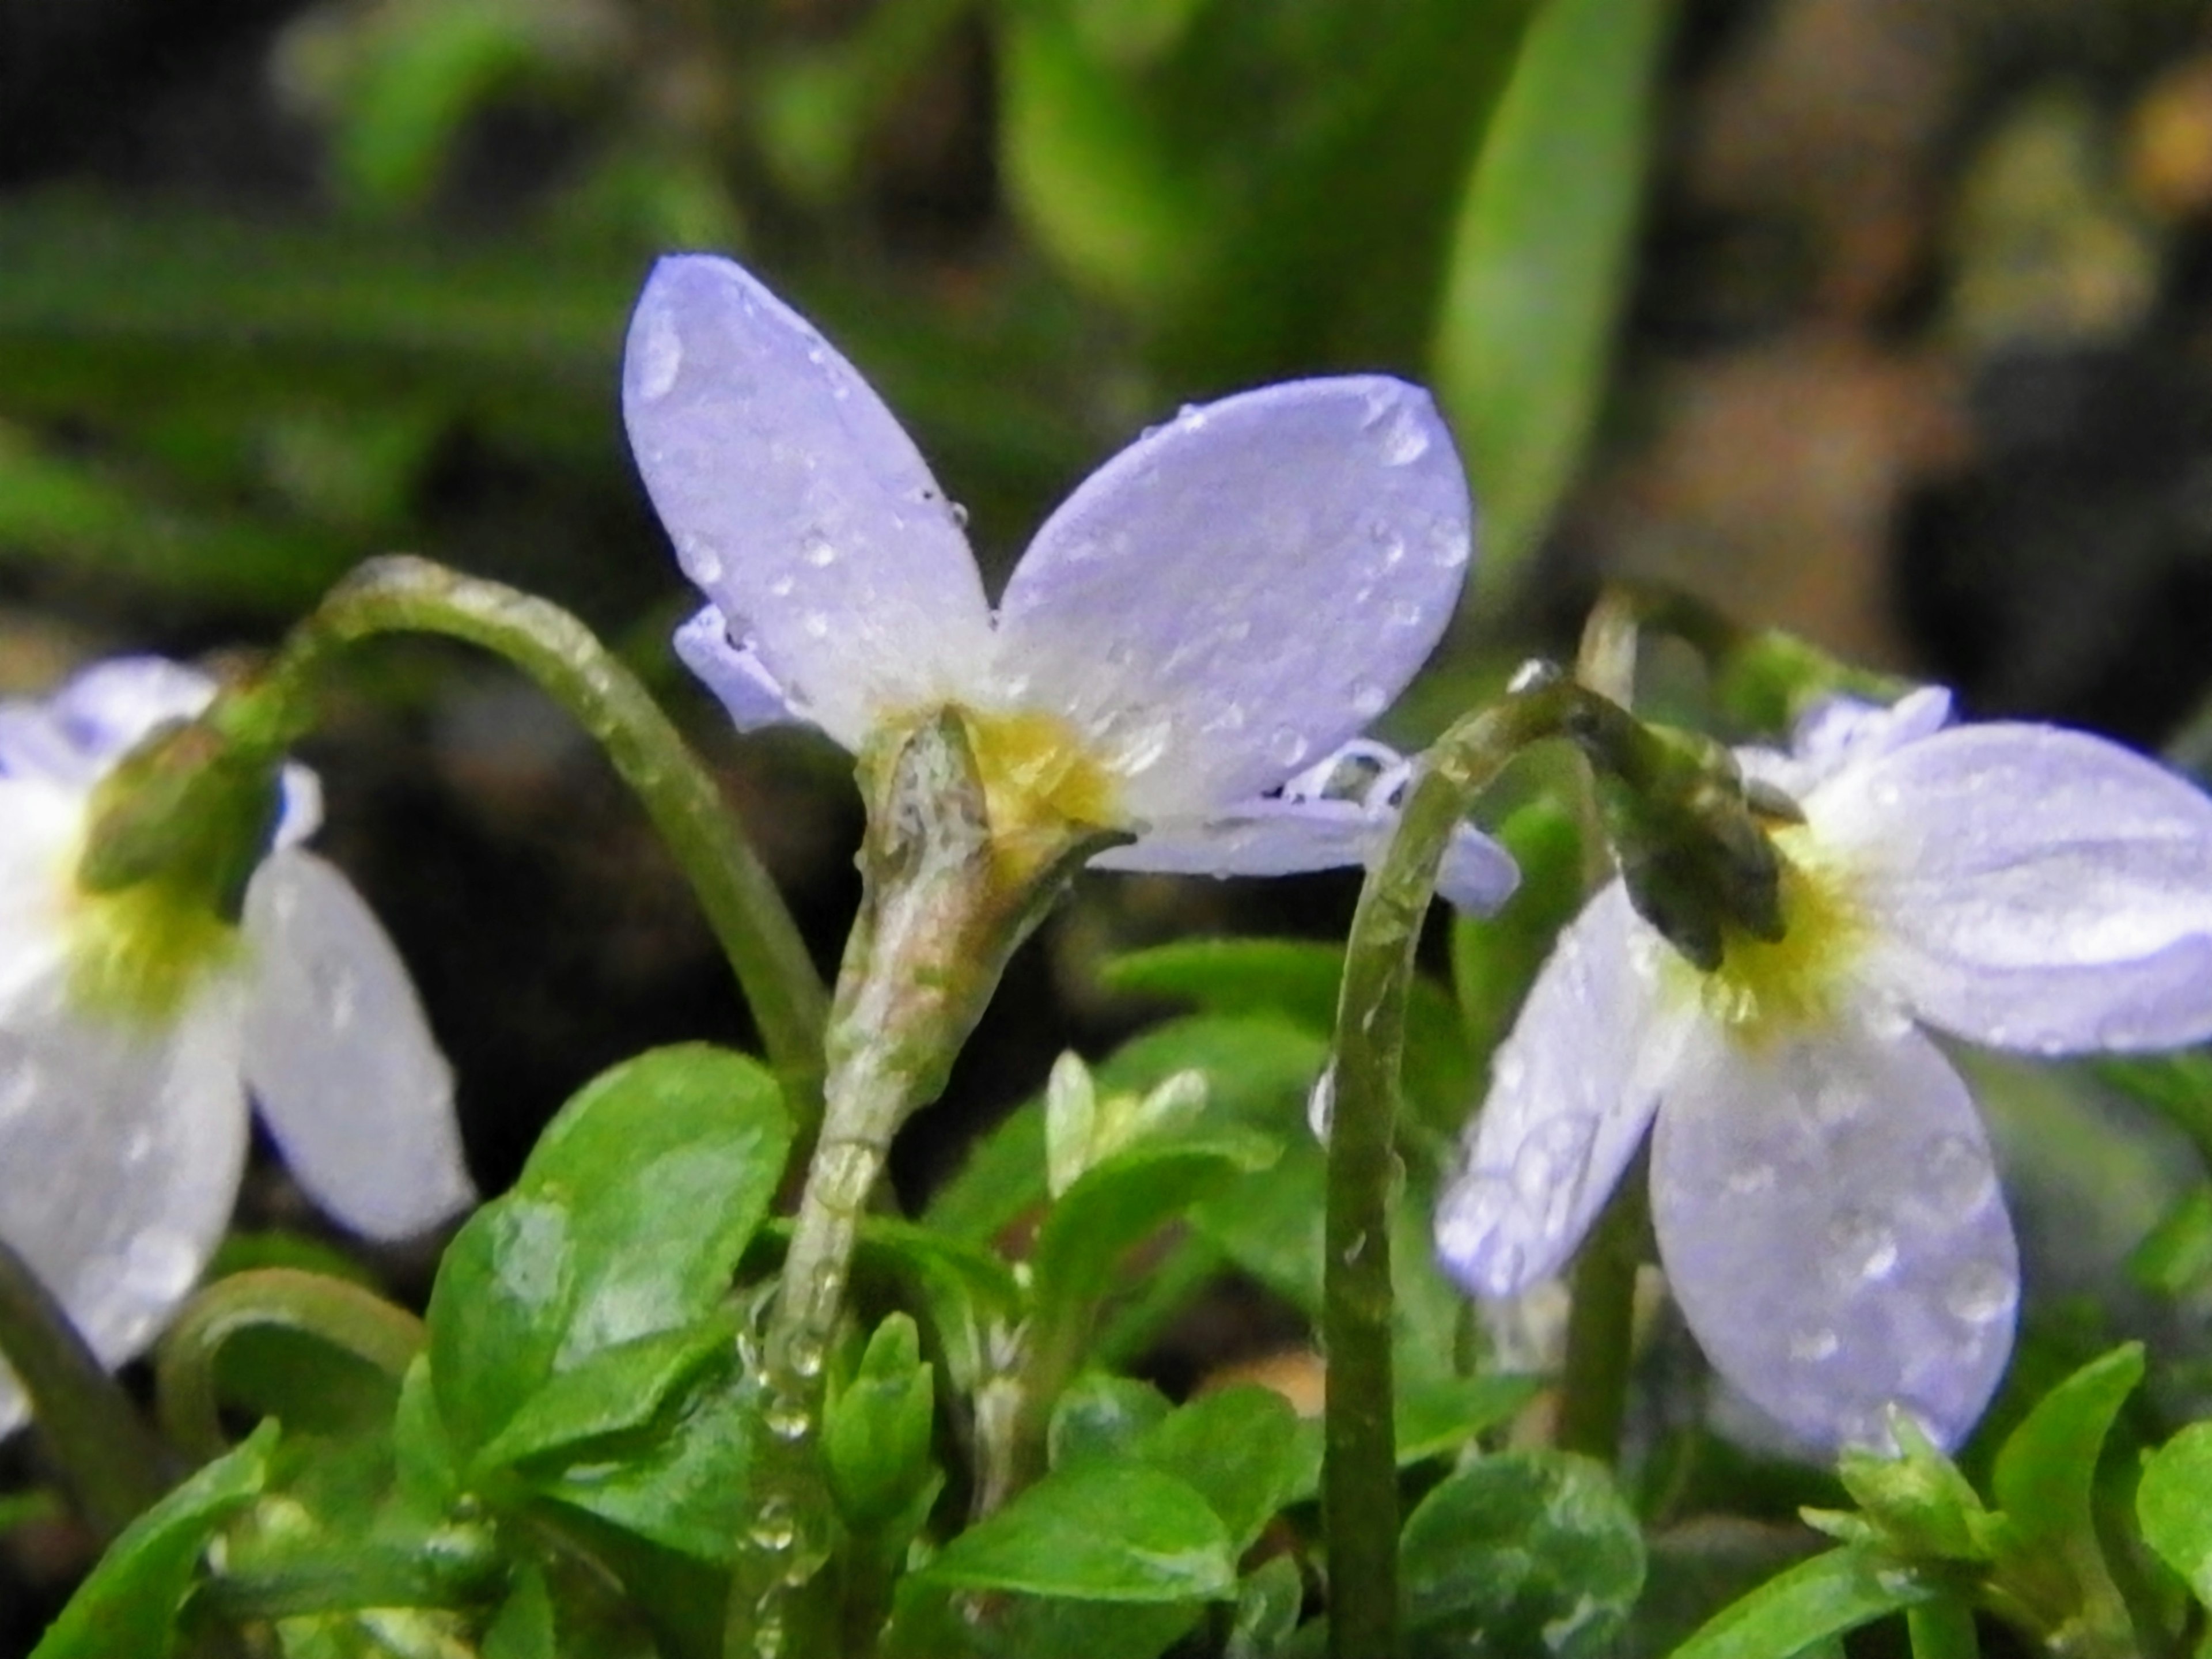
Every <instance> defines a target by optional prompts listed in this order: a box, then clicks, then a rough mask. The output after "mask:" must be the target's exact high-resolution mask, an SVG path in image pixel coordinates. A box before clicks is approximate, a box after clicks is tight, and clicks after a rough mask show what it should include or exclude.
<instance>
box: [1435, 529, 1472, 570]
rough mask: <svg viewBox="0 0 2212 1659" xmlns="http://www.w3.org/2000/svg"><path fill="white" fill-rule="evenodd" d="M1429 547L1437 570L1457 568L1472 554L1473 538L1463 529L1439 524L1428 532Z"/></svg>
mask: <svg viewBox="0 0 2212 1659" xmlns="http://www.w3.org/2000/svg"><path fill="white" fill-rule="evenodd" d="M1429 548H1430V551H1431V553H1432V554H1433V556H1435V559H1436V562H1437V568H1438V569H1439V570H1457V569H1459V568H1461V567H1462V565H1464V564H1465V563H1466V562H1468V560H1469V559H1471V558H1473V557H1474V538H1473V537H1472V536H1470V535H1468V532H1466V531H1465V530H1462V529H1458V528H1455V527H1453V526H1449V525H1439V526H1437V527H1436V528H1435V529H1434V530H1432V531H1431V532H1429Z"/></svg>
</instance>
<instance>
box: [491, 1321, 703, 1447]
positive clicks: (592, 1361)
mask: <svg viewBox="0 0 2212 1659" xmlns="http://www.w3.org/2000/svg"><path fill="white" fill-rule="evenodd" d="M737 1332H738V1322H737V1320H736V1319H735V1317H734V1316H728V1315H724V1316H718V1317H716V1318H712V1319H706V1320H702V1321H700V1322H698V1323H696V1324H692V1325H679V1326H678V1327H677V1328H675V1329H673V1330H668V1331H656V1332H654V1333H653V1334H652V1335H650V1336H641V1337H635V1338H633V1339H631V1340H629V1341H627V1342H617V1343H616V1344H614V1345H613V1346H611V1347H605V1348H601V1349H599V1350H598V1351H597V1352H593V1353H589V1354H586V1355H585V1356H584V1358H581V1359H580V1360H578V1361H577V1362H576V1363H575V1364H574V1365H571V1366H570V1367H569V1368H568V1370H563V1371H556V1373H555V1374H554V1375H553V1376H552V1378H551V1379H550V1381H548V1382H547V1383H546V1384H545V1386H544V1388H542V1389H538V1392H537V1393H535V1394H533V1395H531V1396H530V1397H529V1398H528V1399H527V1400H526V1401H523V1403H522V1408H521V1409H520V1411H518V1412H516V1413H515V1414H514V1415H513V1417H511V1418H509V1419H507V1425H506V1427H504V1428H502V1429H501V1431H499V1432H498V1433H497V1434H495V1435H494V1436H493V1437H492V1438H491V1441H490V1443H489V1444H487V1445H486V1446H485V1447H484V1448H483V1449H482V1450H481V1451H479V1452H478V1453H477V1455H476V1459H475V1468H476V1469H477V1471H478V1472H479V1473H482V1472H483V1471H486V1470H489V1469H495V1468H500V1467H501V1466H502V1465H504V1464H507V1463H516V1462H521V1461H522V1460H523V1459H525V1458H532V1457H543V1456H544V1455H547V1454H549V1453H551V1452H556V1451H560V1450H562V1449H567V1448H570V1447H574V1446H575V1445H576V1444H577V1443H580V1442H582V1441H587V1440H592V1439H596V1438H599V1437H603V1436H606V1435H611V1434H620V1433H622V1432H623V1431H627V1430H630V1429H635V1428H640V1427H642V1426H643V1425H646V1424H647V1423H648V1422H650V1421H651V1420H652V1419H653V1414H654V1413H657V1412H658V1411H659V1409H660V1407H661V1405H662V1403H663V1402H664V1401H666V1400H667V1398H668V1397H669V1395H671V1394H673V1393H674V1392H675V1391H676V1389H678V1388H679V1387H681V1386H682V1385H683V1384H684V1383H685V1382H686V1381H687V1380H689V1379H690V1377H691V1376H693V1375H694V1374H695V1373H696V1372H697V1371H698V1370H700V1369H701V1367H702V1366H704V1365H706V1364H708V1363H710V1362H711V1361H713V1360H715V1359H717V1358H720V1357H721V1356H723V1355H724V1354H726V1353H727V1352H730V1351H731V1345H732V1343H733V1342H734V1341H735V1340H737Z"/></svg>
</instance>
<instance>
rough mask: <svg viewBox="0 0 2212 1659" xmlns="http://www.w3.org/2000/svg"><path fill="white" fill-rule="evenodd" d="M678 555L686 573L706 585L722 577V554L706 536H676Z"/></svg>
mask: <svg viewBox="0 0 2212 1659" xmlns="http://www.w3.org/2000/svg"><path fill="white" fill-rule="evenodd" d="M676 556H677V560H678V562H679V563H681V564H682V565H683V567H684V574H686V575H687V576H689V577H690V578H691V580H693V581H695V582H697V583H699V584H700V585H701V586H705V585H706V584H707V583H708V582H714V581H720V580H721V579H722V556H721V555H720V553H718V552H716V551H715V550H714V543H712V542H710V541H708V539H707V538H705V537H704V536H698V535H692V534H689V533H687V534H684V535H681V536H678V538H676Z"/></svg>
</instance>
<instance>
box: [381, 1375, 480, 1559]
mask: <svg viewBox="0 0 2212 1659" xmlns="http://www.w3.org/2000/svg"><path fill="white" fill-rule="evenodd" d="M392 1463H393V1468H394V1472H395V1476H396V1479H397V1480H398V1489H399V1497H400V1499H401V1502H402V1504H404V1507H405V1509H406V1510H407V1511H408V1512H409V1513H410V1514H411V1515H413V1516H416V1518H417V1519H418V1520H421V1521H422V1522H424V1523H426V1524H428V1523H431V1522H435V1521H436V1520H437V1519H439V1518H440V1517H441V1516H444V1515H445V1514H447V1511H449V1510H451V1509H452V1508H453V1505H454V1504H456V1503H458V1502H459V1500H460V1497H461V1493H462V1492H463V1490H464V1488H463V1486H462V1484H461V1469H460V1462H459V1457H458V1456H457V1455H456V1454H455V1452H454V1450H453V1438H452V1437H451V1436H449V1435H448V1434H447V1432H446V1420H445V1419H444V1418H443V1417H441V1415H439V1413H438V1398H437V1390H436V1389H435V1388H433V1387H432V1386H431V1383H430V1357H429V1356H428V1354H417V1355H416V1357H415V1363H414V1364H411V1365H410V1366H409V1367H408V1368H407V1375H406V1376H404V1378H402V1379H401V1381H400V1384H399V1401H398V1406H397V1407H395V1408H394V1410H393V1412H392Z"/></svg>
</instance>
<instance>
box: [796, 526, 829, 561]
mask: <svg viewBox="0 0 2212 1659" xmlns="http://www.w3.org/2000/svg"><path fill="white" fill-rule="evenodd" d="M799 557H800V558H802V559H804V560H805V561H806V562H807V563H809V564H811V565H812V566H813V567H814V568H816V569H817V570H827V569H828V568H829V567H830V566H831V565H833V564H835V563H836V562H837V550H836V548H835V547H833V546H832V545H830V542H829V538H828V537H827V536H825V535H823V533H822V532H820V531H818V530H810V531H808V532H806V533H805V535H804V536H801V537H800V538H799Z"/></svg>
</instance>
